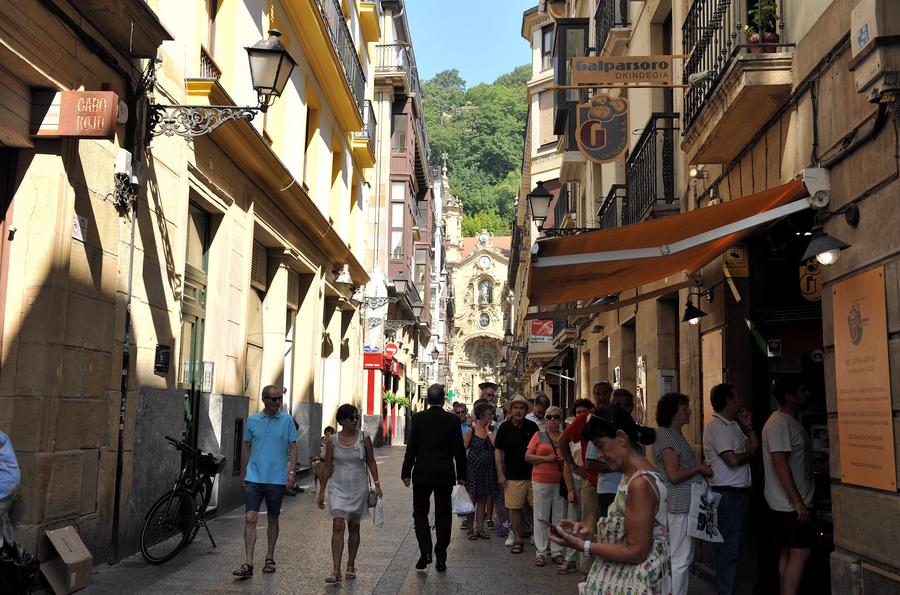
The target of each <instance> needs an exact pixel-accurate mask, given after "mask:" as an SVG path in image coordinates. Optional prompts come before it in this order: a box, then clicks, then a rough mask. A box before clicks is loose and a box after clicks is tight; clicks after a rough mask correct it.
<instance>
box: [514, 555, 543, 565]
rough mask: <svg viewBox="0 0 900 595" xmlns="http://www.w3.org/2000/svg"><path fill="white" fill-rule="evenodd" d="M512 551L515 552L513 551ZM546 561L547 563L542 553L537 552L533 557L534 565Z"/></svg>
mask: <svg viewBox="0 0 900 595" xmlns="http://www.w3.org/2000/svg"><path fill="white" fill-rule="evenodd" d="M513 553H515V552H513ZM546 563H547V559H546V558H545V557H544V556H543V555H541V554H538V555H537V556H535V557H534V565H535V566H543V565H544V564H546Z"/></svg>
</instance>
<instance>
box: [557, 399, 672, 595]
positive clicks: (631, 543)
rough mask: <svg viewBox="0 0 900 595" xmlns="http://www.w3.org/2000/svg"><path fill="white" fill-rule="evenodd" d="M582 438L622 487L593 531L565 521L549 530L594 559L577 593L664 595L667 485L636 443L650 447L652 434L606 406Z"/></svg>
mask: <svg viewBox="0 0 900 595" xmlns="http://www.w3.org/2000/svg"><path fill="white" fill-rule="evenodd" d="M584 436H585V437H586V438H588V439H589V440H591V441H592V442H593V443H594V446H596V447H597V449H598V450H599V451H600V454H601V455H602V456H603V457H604V459H606V461H607V463H608V465H609V466H610V467H611V468H613V469H615V470H621V471H622V482H621V483H620V484H619V489H618V491H617V492H616V498H615V500H614V501H613V503H612V505H611V506H610V508H609V513H608V516H606V517H605V518H603V519H601V520H600V522H599V523H597V527H596V531H595V530H594V527H585V526H584V525H583V524H582V523H576V522H573V521H570V520H568V519H563V520H562V521H560V522H559V523H558V524H557V525H556V527H554V528H553V529H548V530H547V531H548V534H549V537H550V539H551V540H553V541H555V542H556V543H559V544H561V545H564V546H567V547H572V548H576V549H578V550H580V551H583V552H585V553H586V554H590V555H592V556H596V559H595V561H594V563H593V565H592V566H591V571H590V573H589V574H588V577H587V581H586V582H585V583H581V584H580V585H579V592H580V593H590V594H602V595H617V594H620V593H621V594H625V593H627V594H629V595H644V594H646V595H668V594H669V593H671V592H672V569H671V563H670V557H669V542H668V526H667V524H666V522H667V520H666V495H667V493H666V486H665V484H664V483H663V481H662V480H661V479H660V477H659V476H658V475H657V474H656V472H655V471H654V467H653V463H651V462H650V461H648V460H647V458H646V457H645V456H644V455H642V454H641V452H640V444H652V443H653V441H654V439H655V438H656V432H655V431H654V430H653V429H651V428H645V427H643V426H639V425H637V424H636V423H635V422H634V420H633V419H632V418H631V415H629V414H628V412H626V411H625V410H624V409H620V408H618V407H614V406H612V405H606V406H604V407H601V408H600V409H598V410H597V411H596V412H595V413H594V415H593V416H591V419H590V421H589V422H588V423H587V425H585V428H584Z"/></svg>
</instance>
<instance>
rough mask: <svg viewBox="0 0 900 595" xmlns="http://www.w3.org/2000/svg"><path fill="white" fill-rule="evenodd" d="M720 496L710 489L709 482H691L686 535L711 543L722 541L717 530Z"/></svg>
mask: <svg viewBox="0 0 900 595" xmlns="http://www.w3.org/2000/svg"><path fill="white" fill-rule="evenodd" d="M720 498H721V496H719V494H717V493H715V492H714V491H712V490H711V489H710V487H709V483H707V482H705V481H704V482H703V483H697V482H695V483H692V484H691V509H690V511H689V512H688V527H687V533H688V537H695V538H697V539H702V540H703V541H710V542H712V543H722V541H724V540H723V539H722V534H721V533H720V532H719V521H718V509H719V499H720Z"/></svg>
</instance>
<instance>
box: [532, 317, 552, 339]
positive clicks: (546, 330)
mask: <svg viewBox="0 0 900 595" xmlns="http://www.w3.org/2000/svg"><path fill="white" fill-rule="evenodd" d="M529 340H530V341H531V342H532V343H552V342H553V321H552V320H532V321H531V337H530V338H529Z"/></svg>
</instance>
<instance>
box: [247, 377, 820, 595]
mask: <svg viewBox="0 0 900 595" xmlns="http://www.w3.org/2000/svg"><path fill="white" fill-rule="evenodd" d="M479 388H480V390H481V395H480V398H479V399H478V400H476V401H475V403H474V405H473V408H472V411H471V412H469V410H468V407H467V405H466V404H464V403H459V402H457V403H453V409H452V413H449V412H447V411H445V410H444V401H445V393H444V387H443V386H442V385H438V384H436V385H432V386H431V387H429V389H428V392H427V398H426V401H427V405H428V407H427V409H426V410H425V411H422V412H419V413H416V414H415V415H414V416H413V417H412V420H411V426H410V434H409V439H408V443H407V448H406V453H405V457H404V462H403V469H402V472H401V480H402V481H403V483H404V484H405V485H406V486H407V487H412V489H413V518H414V523H415V532H416V537H417V540H418V543H419V549H420V557H419V560H418V561H417V563H416V568H417V569H420V570H423V569H425V568H427V566H428V565H430V564H431V563H432V562H434V561H436V569H437V570H438V571H439V572H444V571H446V569H447V549H448V546H449V544H450V537H451V535H450V534H451V530H452V518H453V515H452V512H451V490H452V488H453V486H455V485H460V486H464V489H465V491H466V492H467V493H468V495H469V497H470V499H471V502H472V504H473V505H474V511H473V512H471V513H469V514H467V515H466V516H465V518H464V519H462V522H461V528H462V529H463V530H465V531H466V535H467V538H468V539H469V540H472V541H477V540H484V539H491V537H492V534H493V536H495V537H498V538H504V537H505V538H506V545H507V546H508V547H509V548H510V553H511V554H512V555H520V554H522V553H524V552H525V550H526V544H532V545H533V547H534V564H535V565H536V566H539V567H543V566H547V565H548V562H549V563H550V564H551V565H552V567H553V568H555V572H557V573H559V574H572V573H577V572H582V573H583V574H584V575H585V581H584V582H583V583H582V584H581V586H580V592H582V593H674V594H677V595H684V594H686V593H687V591H688V582H689V578H690V574H689V569H690V565H691V562H692V559H693V552H694V545H695V544H694V539H693V538H692V537H691V536H690V534H689V525H690V514H689V512H690V509H691V502H692V498H693V495H692V488H691V486H692V484H695V483H697V484H706V483H708V485H709V488H710V489H711V490H712V491H713V492H715V493H716V494H717V495H718V498H719V502H718V508H717V515H716V517H717V527H718V530H719V532H720V533H721V536H722V539H723V541H722V543H720V544H718V546H717V548H716V581H717V583H718V588H719V593H721V594H730V593H733V592H734V578H735V571H736V567H737V561H738V557H739V553H740V547H741V540H742V533H743V527H744V522H745V520H746V516H747V511H748V508H749V503H750V487H751V473H750V467H749V464H750V462H751V460H752V459H753V457H755V456H757V454H758V453H760V451H761V456H762V459H763V465H764V469H765V475H764V481H765V490H764V494H765V500H766V502H767V504H768V506H769V508H770V509H771V511H772V514H773V516H774V517H776V518H777V522H776V523H774V524H773V527H774V531H775V535H774V539H775V542H776V544H777V546H778V547H779V548H780V551H781V558H780V561H779V568H778V571H779V576H780V580H781V585H780V586H781V593H782V594H784V595H793V594H794V593H796V592H797V590H798V588H799V584H800V580H801V578H802V575H803V570H804V567H805V564H806V561H807V560H808V559H809V557H810V553H811V548H812V545H813V539H814V535H815V533H814V525H813V519H814V512H813V510H812V501H813V482H812V476H811V464H810V461H811V452H810V449H809V440H807V438H806V432H805V430H804V429H803V426H802V425H801V424H800V422H799V421H798V418H799V415H800V412H801V410H802V409H803V407H804V405H805V404H806V402H807V400H808V398H809V392H808V390H807V388H806V386H805V385H804V384H803V383H802V382H801V381H800V380H799V379H795V378H792V377H787V376H785V377H782V378H781V379H779V381H778V382H777V383H776V384H775V387H774V397H775V399H776V401H777V402H778V404H779V407H778V409H777V410H776V411H775V412H774V413H772V415H771V416H770V417H769V419H768V421H767V422H766V424H765V427H764V428H763V429H762V432H761V437H760V436H759V435H757V433H756V430H755V428H754V426H753V420H752V416H751V414H750V412H749V411H748V410H747V409H746V408H745V407H744V406H743V402H742V399H741V396H740V395H739V394H738V393H737V392H736V391H735V388H734V386H733V385H730V384H720V385H717V386H715V387H713V388H712V390H711V393H710V397H709V398H710V403H711V405H712V408H713V410H714V412H715V413H714V414H713V415H712V417H711V419H710V420H708V421H707V424H706V427H705V430H704V433H703V455H704V458H705V460H706V462H705V463H703V462H701V461H699V460H698V458H697V453H696V452H695V450H694V448H693V447H692V446H691V444H690V443H689V442H688V440H687V439H686V437H685V435H684V433H683V428H684V427H685V426H686V425H687V424H689V423H690V416H691V402H690V399H689V397H688V396H686V395H682V394H678V393H668V394H665V395H663V396H662V397H661V398H660V400H659V402H658V404H657V406H656V422H657V427H656V428H655V429H654V428H650V427H645V426H642V425H639V424H638V423H637V422H636V421H635V420H634V418H633V416H632V413H633V411H634V406H635V402H634V396H633V395H632V394H631V393H630V392H629V391H627V390H625V389H615V390H613V387H612V385H611V384H610V383H609V382H606V381H600V382H597V383H595V384H594V386H593V387H592V396H593V400H589V399H579V400H576V401H575V403H574V404H573V407H572V411H571V412H570V415H569V416H568V417H565V416H564V413H563V411H562V410H561V409H560V408H559V407H555V406H552V405H551V401H550V399H549V398H548V396H547V395H546V394H544V393H542V392H538V393H537V394H536V395H535V396H534V398H533V399H531V400H529V399H526V398H525V397H524V396H522V395H515V396H513V397H512V398H510V399H508V400H507V401H506V402H505V403H503V405H502V407H501V406H499V405H498V404H497V402H496V397H497V386H496V385H495V384H493V383H490V382H485V383H482V384H481V385H480V387H479ZM279 391H280V389H279V388H278V387H266V389H264V391H263V400H264V403H265V404H266V408H265V409H264V410H263V411H261V412H259V413H257V414H255V415H254V416H251V418H250V420H248V425H247V430H246V434H245V437H244V440H245V445H244V448H245V453H244V454H245V456H244V458H243V461H244V466H243V474H242V477H243V479H244V485H245V492H246V500H247V504H246V509H247V512H246V518H245V537H246V545H247V548H246V554H247V557H246V562H245V563H244V564H243V565H242V566H241V568H240V569H238V570H236V571H235V572H234V574H235V575H236V576H239V577H248V576H252V574H253V549H254V545H255V534H256V528H255V525H256V518H257V514H258V512H259V509H260V504H261V502H262V500H266V506H267V512H268V516H269V528H268V531H267V536H268V550H267V553H266V559H265V566H264V568H263V572H274V571H275V559H274V547H275V541H276V540H277V536H278V522H277V519H278V512H279V510H280V503H281V495H282V494H283V493H284V487H285V485H286V484H287V485H288V486H290V484H291V481H292V480H291V478H290V474H292V473H293V472H292V471H291V472H287V475H288V476H287V477H285V474H286V471H287V469H293V462H294V460H295V448H294V447H293V444H294V441H296V439H297V434H296V428H295V427H294V424H293V423H292V420H291V418H290V416H288V415H287V414H284V413H283V412H281V411H280V409H279V406H280V400H281V394H280V392H279ZM564 417H565V418H564ZM336 419H337V423H338V425H340V427H341V429H340V430H339V431H337V432H334V431H333V429H332V428H328V429H329V430H331V431H330V432H329V433H328V434H327V435H326V436H325V437H324V438H323V441H322V446H323V448H322V453H321V461H319V462H317V467H316V476H317V478H318V480H319V481H320V482H321V484H320V485H321V488H320V489H319V491H318V505H319V507H320V508H323V509H324V508H325V507H326V487H327V488H330V489H329V490H328V502H327V504H328V511H329V515H330V517H331V519H332V540H331V551H332V559H333V572H332V574H331V575H330V576H328V577H327V578H326V579H325V580H326V582H328V583H337V582H340V581H342V580H343V579H353V578H355V576H356V568H355V558H356V554H357V551H358V548H359V542H360V533H359V529H360V522H361V520H362V519H363V518H364V517H365V516H367V514H368V509H369V508H370V507H371V506H372V499H373V498H374V497H378V498H380V497H381V496H382V491H381V485H380V481H379V477H378V467H377V464H376V462H375V457H374V453H373V449H372V441H371V439H370V438H369V437H368V436H366V435H365V434H364V433H363V432H362V431H361V430H360V429H359V422H360V415H359V411H358V410H357V409H356V407H354V406H353V405H349V404H348V405H342V406H341V407H340V408H338V410H337V416H336ZM647 447H649V448H650V451H649V452H648V450H647ZM286 452H287V453H289V459H290V462H289V465H288V466H287V467H285V465H284V462H285V461H284V458H285V453H286ZM370 477H371V479H369V478H370ZM704 491H705V490H704ZM432 498H433V499H434V506H435V509H434V526H433V527H432V526H431V524H430V521H429V511H430V503H431V500H432ZM432 529H433V530H434V532H435V534H436V535H435V540H434V541H433V540H432ZM345 533H346V540H347V564H346V568H345V570H344V571H343V573H342V568H341V562H342V557H343V553H344V541H345Z"/></svg>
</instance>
